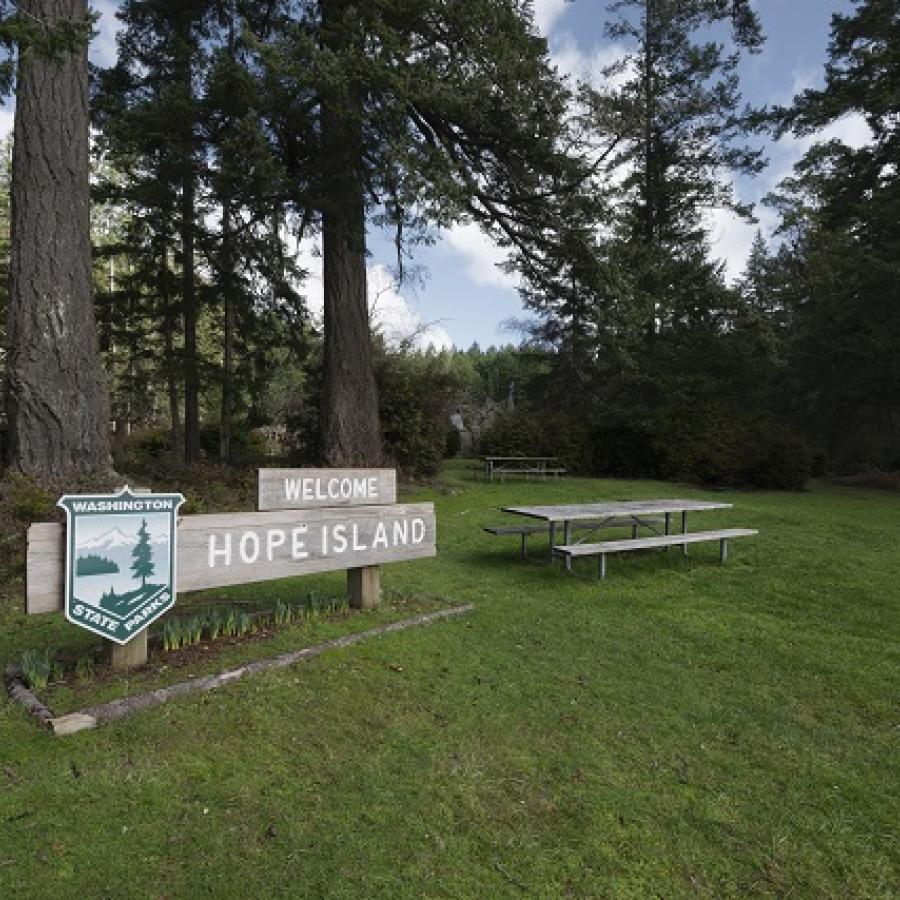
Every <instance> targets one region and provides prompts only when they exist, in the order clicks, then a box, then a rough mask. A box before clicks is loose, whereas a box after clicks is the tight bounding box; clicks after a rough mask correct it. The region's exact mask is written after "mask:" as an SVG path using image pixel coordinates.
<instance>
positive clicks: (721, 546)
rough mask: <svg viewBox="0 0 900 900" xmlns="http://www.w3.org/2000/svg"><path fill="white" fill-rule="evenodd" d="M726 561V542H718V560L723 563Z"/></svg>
mask: <svg viewBox="0 0 900 900" xmlns="http://www.w3.org/2000/svg"><path fill="white" fill-rule="evenodd" d="M727 559H728V541H727V540H722V541H719V560H720V562H725V561H726V560H727Z"/></svg>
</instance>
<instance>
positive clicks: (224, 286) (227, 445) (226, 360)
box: [219, 199, 235, 462]
mask: <svg viewBox="0 0 900 900" xmlns="http://www.w3.org/2000/svg"><path fill="white" fill-rule="evenodd" d="M219 286H220V288H221V291H222V303H223V306H224V310H223V312H224V319H225V321H224V324H223V331H224V334H223V336H222V417H221V418H222V421H221V425H220V430H219V458H220V459H221V460H222V462H228V461H229V460H230V459H231V425H232V422H231V418H232V412H233V410H234V373H233V369H234V312H235V310H234V305H235V303H234V300H235V298H234V233H233V230H232V221H231V201H230V199H225V200H223V202H222V269H221V273H220V279H219Z"/></svg>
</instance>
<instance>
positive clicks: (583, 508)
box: [502, 499, 733, 560]
mask: <svg viewBox="0 0 900 900" xmlns="http://www.w3.org/2000/svg"><path fill="white" fill-rule="evenodd" d="M732 506H733V504H731V503H718V502H714V501H710V500H682V499H672V500H624V501H613V502H603V503H573V504H566V505H561V506H504V507H502V509H503V512H507V513H512V514H513V515H516V516H527V517H528V518H532V519H542V520H543V521H545V522H547V523H548V525H549V531H550V559H551V560H552V559H553V557H554V555H555V551H556V549H557V545H556V533H557V527H558V526H559V525H560V524H561V525H562V528H563V535H564V540H563V546H570V545H571V539H572V524H573V523H574V522H580V521H585V520H592V521H596V522H597V523H602V522H604V521H605V520H607V519H613V518H617V519H623V518H624V519H630V520H631V521H632V522H633V523H634V524H635V525H637V526H641V525H643V526H645V527H647V528H650V529H651V530H652V531H654V532H656V534H657V535H659V531H658V529H657V528H655V527H654V524H653V523H652V522H650V521H648V519H649V518H650V517H652V516H660V515H662V516H664V517H665V520H664V528H665V531H664V532H663V534H664V535H669V534H671V518H672V516H673V515H677V514H679V513H680V514H681V533H682V534H687V517H688V513H689V512H700V511H703V510H711V509H731V508H732ZM598 527H599V524H598ZM589 533H590V532H589ZM582 540H583V538H582ZM638 541H640V539H638ZM619 543H620V544H622V543H624V542H621V541H620V542H619ZM633 546H635V547H636V546H637V542H634V543H633ZM681 546H682V547H683V550H684V553H685V555H686V554H687V543H686V542H685V543H682V544H681ZM622 549H625V548H622Z"/></svg>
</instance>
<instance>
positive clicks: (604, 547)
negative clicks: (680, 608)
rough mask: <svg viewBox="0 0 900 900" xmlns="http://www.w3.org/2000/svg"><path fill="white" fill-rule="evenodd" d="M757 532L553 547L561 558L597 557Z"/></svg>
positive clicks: (663, 536)
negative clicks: (603, 554) (601, 554)
mask: <svg viewBox="0 0 900 900" xmlns="http://www.w3.org/2000/svg"><path fill="white" fill-rule="evenodd" d="M755 534H759V532H758V531H757V530H756V529H755V528H722V529H720V530H718V531H689V532H687V534H661V535H657V536H654V537H645V538H632V539H631V540H621V541H600V542H599V543H596V544H567V545H560V546H558V547H554V548H553V550H554V552H555V553H557V554H559V555H561V556H572V557H579V556H597V555H598V554H600V553H621V552H623V551H627V550H645V549H648V548H651V547H674V546H678V545H681V544H699V543H702V542H704V541H727V540H731V539H732V538H738V537H751V536H753V535H755Z"/></svg>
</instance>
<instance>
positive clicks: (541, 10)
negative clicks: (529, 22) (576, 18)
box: [534, 0, 568, 36]
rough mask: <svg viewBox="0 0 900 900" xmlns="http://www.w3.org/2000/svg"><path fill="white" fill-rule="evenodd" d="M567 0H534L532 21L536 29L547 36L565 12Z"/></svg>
mask: <svg viewBox="0 0 900 900" xmlns="http://www.w3.org/2000/svg"><path fill="white" fill-rule="evenodd" d="M567 2H568V0H534V22H535V25H537V29H538V31H539V32H540V33H541V34H543V35H544V36H547V35H548V34H550V32H551V30H552V29H553V26H554V25H555V24H556V21H557V20H558V19H559V17H560V16H561V15H562V14H563V13H564V12H565V9H566V3H567Z"/></svg>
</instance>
